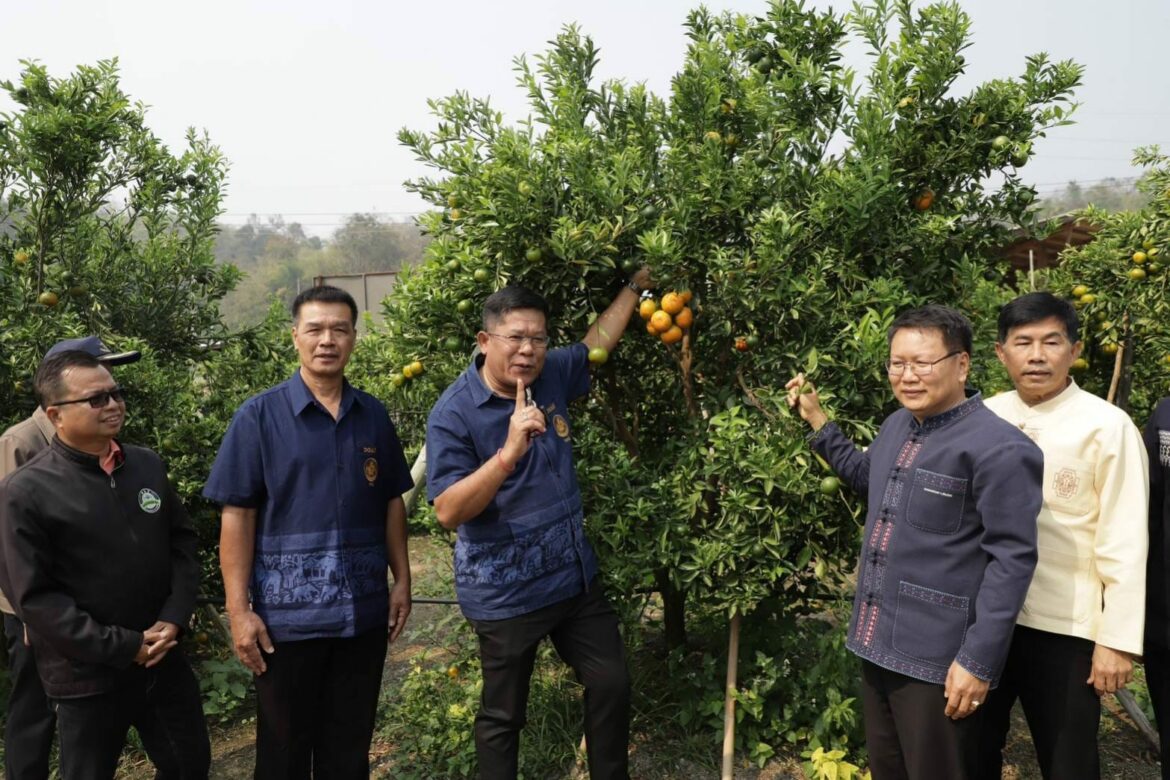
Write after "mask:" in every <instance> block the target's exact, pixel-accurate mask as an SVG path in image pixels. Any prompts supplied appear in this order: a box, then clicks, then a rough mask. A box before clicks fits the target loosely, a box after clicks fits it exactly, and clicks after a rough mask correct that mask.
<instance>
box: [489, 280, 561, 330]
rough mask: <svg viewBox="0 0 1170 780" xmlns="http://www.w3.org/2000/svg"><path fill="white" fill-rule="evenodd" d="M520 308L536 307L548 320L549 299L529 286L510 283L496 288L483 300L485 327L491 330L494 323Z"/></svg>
mask: <svg viewBox="0 0 1170 780" xmlns="http://www.w3.org/2000/svg"><path fill="white" fill-rule="evenodd" d="M519 309H535V310H536V311H538V312H540V313H541V314H543V315H544V319H545V321H546V322H547V321H548V301H546V300H545V299H544V298H542V297H540V296H539V295H537V294H536V293H534V292H533V291H532V290H529V289H528V288H527V287H521V286H520V285H518V284H510V285H508V286H507V287H501V288H500V289H499V290H496V291H495V292H494V293H492V294H491V295H489V296H488V299H487V300H486V301H484V302H483V329H484V330H491V327H492V325H495V324H496V323H497V322H500V321H501V320H503V319H504V318H505V317H507V316H508V315H509V314H510V313H511V312H514V311H517V310H519Z"/></svg>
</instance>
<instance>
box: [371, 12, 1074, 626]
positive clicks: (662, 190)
mask: <svg viewBox="0 0 1170 780" xmlns="http://www.w3.org/2000/svg"><path fill="white" fill-rule="evenodd" d="M968 27H969V22H968V19H967V17H966V16H965V15H964V14H963V13H962V12H961V11H960V10H959V9H958V8H957V6H955V5H952V4H945V3H943V4H935V5H930V6H927V7H925V8H922V9H920V10H918V11H916V12H915V11H912V10H911V8H910V7H909V4H908V3H897V4H894V5H891V4H889V3H885V2H876V3H872V4H870V5H866V6H859V7H858V8H856V9H855V11H854V12H853V13H852V14H850V15H848V16H845V17H843V16H840V15H837V14H834V13H833V12H831V11H825V12H821V11H814V10H806V9H805V8H804V7H803V5H802V4H800V3H796V2H782V1H777V2H774V3H772V4H771V5H770V7H769V10H768V12H767V14H766V15H765V16H763V17H760V18H753V17H747V16H733V15H730V14H725V15H712V14H710V13H708V12H707V11H705V10H699V11H695V12H693V13H692V14H690V16H689V17H688V19H687V24H686V29H687V34H688V36H689V38H690V46H689V49H688V52H687V56H686V60H685V62H684V63H683V65H682V68H681V70H680V71H679V73H678V74H677V75H676V76H675V78H674V80H673V84H672V92H671V95H670V96H669V98H667V99H662V98H659V97H657V96H655V95H652V94H650V93H649V92H648V91H647V90H646V89H645V87H644V86H642V85H634V86H630V85H627V84H625V83H622V82H617V81H613V82H607V83H604V84H600V85H598V84H595V83H594V81H593V78H592V74H593V70H594V67H595V66H596V64H597V50H596V48H595V46H594V44H593V42H592V41H591V40H590V39H589V38H587V37H585V36H583V35H581V33H580V32H579V31H578V30H576V29H575V28H573V27H569V28H566V29H565V31H564V32H563V33H562V34H561V35H560V36H558V38H557V39H556V41H555V42H553V44H552V48H551V49H550V50H549V51H548V52H547V53H545V54H544V55H542V56H539V57H537V58H536V60H535V65H533V64H531V63H529V62H528V61H527V60H526V59H524V58H519V59H517V60H516V62H515V67H516V71H517V73H518V81H519V84H520V86H521V87H522V88H523V89H525V90H526V92H527V94H528V96H529V99H530V103H531V109H532V115H531V117H530V118H529V119H528V120H527V121H524V122H521V123H519V124H515V125H512V124H508V123H506V122H505V121H504V119H503V117H502V116H501V115H500V114H499V113H497V112H495V111H494V110H493V109H492V108H491V107H490V105H489V104H488V102H487V101H484V100H480V99H478V98H474V97H472V96H469V95H466V94H462V93H460V94H456V95H454V96H452V97H449V98H445V99H439V100H434V101H432V103H431V106H432V109H433V111H434V113H435V115H436V117H437V120H438V121H437V126H436V128H435V129H434V130H432V131H430V132H422V131H413V130H404V131H402V132H401V133H400V136H399V137H400V140H401V141H402V142H403V143H404V144H406V145H408V146H409V147H411V148H412V149H413V150H414V151H415V153H416V154H417V156H418V157H419V159H421V160H422V161H424V162H426V163H428V164H429V165H430V166H432V167H433V168H434V169H435V170H436V172H437V174H438V175H437V177H436V178H426V179H421V180H418V181H414V182H410V183H409V184H408V186H409V187H410V188H411V189H413V190H415V191H417V192H418V193H420V194H421V195H423V196H424V197H425V198H426V199H427V200H428V201H430V202H431V203H432V204H433V205H434V207H435V208H434V210H432V211H430V212H428V213H427V214H426V215H425V216H424V217H423V218H422V225H423V227H424V228H425V229H426V230H427V231H428V232H429V233H430V234H432V235H433V237H434V240H433V242H432V243H431V245H430V247H429V248H428V253H427V258H426V261H425V262H424V264H423V265H422V266H421V267H420V268H418V269H417V270H413V271H411V272H408V273H406V274H404V275H403V278H402V280H401V282H400V286H399V288H398V292H397V294H396V295H395V296H394V298H393V299H391V300H389V301H388V302H387V304H386V314H387V318H388V319H387V323H388V324H387V328H386V331H385V334H384V339H383V341H382V343H381V344H379V345H378V347H377V349H378V350H380V351H381V354H383V356H384V360H385V364H386V365H387V366H388V367H399V366H405V365H407V364H409V363H410V362H411V361H413V360H422V361H423V362H424V363H426V365H427V371H426V373H425V374H424V375H423V376H422V377H418V378H414V379H411V380H410V381H408V382H402V383H401V384H400V385H399V386H398V387H396V388H395V389H394V393H393V395H392V396H391V402H392V403H393V404H396V405H400V406H401V407H403V408H415V409H417V408H427V407H429V405H430V404H431V403H432V402H433V401H434V400H435V398H436V397H437V395H438V393H439V392H441V390H442V388H443V387H445V386H446V385H447V384H448V383H449V382H450V381H452V379H454V377H455V375H456V374H457V373H458V372H459V371H460V370H462V369H463V368H464V367H465V366H466V363H467V354H468V350H469V349H470V348H471V346H473V338H474V334H475V332H476V330H477V329H478V321H477V316H478V311H479V307H480V304H481V303H482V301H483V299H484V298H485V297H486V296H487V295H488V294H489V293H490V292H491V291H493V290H494V289H496V288H497V287H499V286H501V285H502V284H504V283H507V282H520V283H523V284H526V285H528V286H530V287H532V288H533V289H535V290H538V291H540V292H541V293H542V294H544V295H545V296H546V297H547V298H548V299H549V301H550V303H551V305H552V310H553V312H554V318H553V320H554V321H553V322H552V323H551V330H552V334H553V336H554V338H555V340H556V341H557V342H558V343H561V344H566V343H570V342H572V341H575V340H577V339H579V338H580V337H581V335H583V333H584V332H585V329H586V326H587V324H588V322H589V319H590V317H591V316H592V315H593V314H594V313H595V312H596V311H598V310H600V309H601V308H602V307H604V306H605V305H606V304H607V303H608V301H609V300H610V299H611V297H612V296H613V295H614V294H615V293H616V292H617V290H618V289H619V288H620V285H621V283H622V281H623V280H624V278H625V276H626V275H627V274H628V273H629V272H630V271H631V270H632V269H634V268H636V267H637V266H638V265H640V264H647V265H649V266H650V268H651V269H652V271H653V273H654V275H655V277H656V279H657V280H658V281H659V283H660V285H661V287H662V289H663V290H664V291H665V290H668V289H674V290H680V291H681V290H690V291H692V293H693V296H694V298H693V300H692V302H691V303H690V307H691V309H692V310H693V323H692V325H691V327H690V328H689V330H688V331H687V332H686V335H685V336H684V337H683V338H681V340H679V341H678V343H677V344H673V345H666V344H663V343H662V342H661V341H660V340H659V339H658V338H652V337H649V336H648V335H646V334H645V333H644V332H643V331H644V329H643V328H642V327H638V326H637V323H635V326H634V327H632V328H631V329H630V330H629V331H628V332H627V335H626V337H625V338H624V340H623V342H622V344H621V345H620V347H619V349H618V350H616V352H615V354H614V355H613V356H612V357H611V358H610V360H609V361H608V363H606V364H605V365H604V366H601V367H599V368H597V369H595V388H596V389H595V391H594V393H593V395H592V397H591V399H590V401H589V402H588V403H587V404H586V405H585V407H584V408H582V409H580V410H578V411H577V413H576V418H577V423H576V427H575V431H574V437H575V446H576V448H577V450H578V456H579V458H578V462H579V470H580V475H581V478H582V479H581V481H582V485H583V490H584V492H585V495H586V501H587V503H588V505H589V511H588V512H587V515H588V517H589V518H590V521H591V523H592V529H591V530H592V532H593V535H594V538H595V539H597V540H598V541H599V542H600V546H601V547H602V549H603V552H604V553H605V554H606V556H607V557H608V559H609V560H608V562H607V572H608V574H609V576H610V577H611V578H612V579H613V580H614V581H615V582H617V583H618V584H619V587H618V588H617V590H618V592H619V593H632V592H634V591H635V590H636V589H638V588H641V587H658V588H660V589H662V590H664V591H666V592H667V595H668V596H670V595H671V593H672V592H673V593H675V594H685V595H686V596H687V597H688V598H691V599H696V600H698V601H700V602H701V603H703V604H704V605H706V606H708V607H712V608H716V609H719V610H725V611H730V610H739V611H742V612H750V611H751V610H752V609H753V608H754V607H755V606H756V605H757V604H758V603H759V602H760V600H761V599H764V598H766V597H769V596H772V595H775V594H777V593H781V592H783V593H785V594H787V596H786V603H787V604H788V605H789V606H790V608H792V609H794V610H803V609H811V608H813V607H812V604H813V602H812V601H810V598H811V597H813V596H816V595H817V594H818V593H820V592H821V583H822V582H829V581H832V580H833V577H832V574H833V573H834V572H835V571H837V570H839V569H841V568H848V567H849V566H850V565H851V560H852V557H853V554H854V551H855V546H856V527H857V526H856V523H857V522H859V507H858V504H857V501H856V498H855V497H853V496H849V495H846V494H845V493H844V492H842V491H827V492H828V493H831V495H824V494H822V491H821V489H820V487H821V485H820V482H821V477H822V476H823V469H822V467H821V466H819V465H818V464H817V463H816V462H815V461H814V460H813V459H812V457H811V455H810V454H809V452H808V450H807V446H806V445H805V443H804V438H803V434H804V431H803V429H802V425H801V424H800V423H799V421H797V420H794V419H793V418H792V417H791V416H790V415H789V414H788V413H787V411H786V409H785V407H784V404H783V402H782V398H781V397H780V394H779V393H778V391H777V388H778V387H779V386H781V385H782V383H783V382H784V381H785V380H786V379H787V378H788V377H789V376H791V374H792V373H794V372H795V371H798V370H804V371H806V372H807V373H809V374H810V375H811V376H812V377H813V378H814V380H816V381H818V383H819V384H820V385H822V386H823V387H825V388H827V389H828V390H829V391H830V396H831V398H830V404H831V405H832V406H833V408H834V409H835V412H836V415H837V418H838V419H839V420H840V421H841V422H842V423H843V425H844V426H845V428H846V430H847V431H848V432H849V433H851V434H853V435H855V436H857V437H858V438H859V439H861V440H863V441H864V440H866V439H868V438H870V437H871V436H872V435H873V433H874V431H875V429H876V423H877V421H878V420H880V418H881V416H882V414H883V410H884V409H887V408H888V406H889V399H888V395H887V391H886V389H885V378H884V376H883V374H882V371H881V368H880V365H881V362H882V355H883V353H884V348H885V328H886V326H887V325H888V323H889V321H890V319H891V318H892V316H893V313H894V312H895V311H896V310H898V309H900V308H902V307H904V306H907V305H910V304H914V303H919V302H923V301H927V300H932V301H944V302H961V301H963V299H964V294H965V291H967V290H968V289H970V288H971V287H972V286H973V285H974V283H975V280H976V279H979V278H980V275H981V274H982V273H983V263H984V257H985V255H986V254H987V252H988V250H989V249H991V248H994V247H997V246H999V245H1001V243H1002V242H1003V241H1004V235H1005V232H1004V231H1005V226H1010V225H1015V224H1020V223H1022V222H1024V221H1026V220H1027V219H1028V218H1029V207H1030V204H1031V201H1032V198H1033V196H1034V193H1033V192H1032V190H1031V189H1029V188H1028V187H1026V186H1024V185H1023V184H1022V183H1021V182H1020V179H1019V176H1018V166H1020V165H1023V164H1024V163H1026V161H1027V156H1028V154H1030V149H1031V144H1032V142H1033V141H1034V140H1035V139H1036V138H1037V137H1039V136H1040V135H1041V134H1042V133H1043V132H1044V131H1045V130H1046V129H1047V128H1050V127H1053V126H1056V125H1060V124H1063V123H1065V121H1066V116H1067V112H1068V110H1069V109H1068V106H1067V104H1066V103H1067V100H1068V98H1069V96H1070V92H1071V90H1072V89H1073V87H1075V86H1076V85H1077V83H1078V80H1079V78H1080V69H1079V67H1077V66H1075V65H1073V64H1071V63H1067V62H1066V63H1051V62H1049V61H1047V60H1046V59H1045V58H1044V57H1043V56H1042V55H1038V56H1035V57H1031V58H1028V59H1027V61H1026V63H1025V66H1024V72H1023V74H1022V75H1021V76H1020V77H1019V78H1017V79H1013V80H998V81H992V82H988V83H985V84H983V85H980V86H978V87H976V88H975V89H974V90H973V91H971V92H970V93H969V94H966V95H955V94H952V84H953V82H954V81H955V79H956V78H957V77H958V76H959V75H960V74H961V73H962V70H963V66H964V61H963V57H962V51H963V49H964V48H965V47H966V45H967V43H968ZM851 38H854V39H856V38H860V40H861V42H862V43H863V44H864V45H865V46H867V47H868V48H869V50H870V52H871V55H872V57H871V69H870V71H869V72H868V73H867V74H865V78H864V84H863V80H862V79H861V78H859V77H858V74H856V73H854V72H853V71H851V70H849V69H847V68H845V67H843V66H842V64H841V51H842V48H843V47H844V46H845V45H846V43H847V42H848V41H849V40H850V39H851ZM993 174H994V175H996V176H999V177H1002V186H999V187H997V188H994V189H993V188H990V187H988V178H989V177H990V176H992V175H993ZM749 337H750V339H751V340H750V342H749V340H748V339H749ZM737 341H738V342H740V344H741V348H737V347H736V344H737ZM743 346H746V347H748V348H747V349H743V348H742V347H743ZM371 348H373V345H371ZM615 444H618V445H620V446H614V445H615ZM818 564H820V565H819V566H818ZM817 572H821V573H822V575H823V579H818V577H817V576H816V574H817ZM668 607H669V605H668ZM678 616H679V613H678V612H677V611H676V613H675V617H676V618H677V617H678ZM677 636H678V635H677V634H676V637H677Z"/></svg>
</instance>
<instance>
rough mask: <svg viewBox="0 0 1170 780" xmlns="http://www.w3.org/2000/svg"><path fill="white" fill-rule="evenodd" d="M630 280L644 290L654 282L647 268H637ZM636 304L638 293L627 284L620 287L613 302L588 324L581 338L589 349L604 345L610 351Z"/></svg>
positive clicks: (620, 335) (618, 339) (649, 287)
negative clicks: (586, 330)
mask: <svg viewBox="0 0 1170 780" xmlns="http://www.w3.org/2000/svg"><path fill="white" fill-rule="evenodd" d="M631 281H632V282H633V283H634V284H635V285H637V286H638V287H641V288H642V289H644V290H649V289H651V288H652V287H653V286H654V282H653V281H652V280H651V278H650V270H649V269H647V268H641V269H639V270H638V271H637V273H635V274H634V278H633V279H631ZM637 305H638V293H636V292H634V291H633V290H632V289H630V288H629V287H628V286H626V287H622V289H621V292H619V293H618V294H617V297H616V298H614V299H613V303H611V304H610V305H609V308H607V309H606V310H605V311H603V312H602V313H601V314H600V315H599V316H598V317H597V320H596V321H594V323H593V324H592V325H590V326H589V330H588V332H586V334H585V338H583V339H581V340H582V341H584V342H585V345H586V346H587V347H589V348H590V349H592V348H593V347H605V349H606V350H607V351H612V350H613V348H614V347H616V346H617V344H618V341H620V340H621V337H622V334H623V333H625V330H626V326H627V325H629V323H630V318H632V317H633V316H634V309H635V308H636V307H637Z"/></svg>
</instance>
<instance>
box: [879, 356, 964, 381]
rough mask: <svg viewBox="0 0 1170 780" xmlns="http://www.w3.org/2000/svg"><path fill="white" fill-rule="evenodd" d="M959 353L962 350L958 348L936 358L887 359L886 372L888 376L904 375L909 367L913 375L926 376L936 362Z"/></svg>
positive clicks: (932, 369)
mask: <svg viewBox="0 0 1170 780" xmlns="http://www.w3.org/2000/svg"><path fill="white" fill-rule="evenodd" d="M961 354H963V351H962V350H958V351H956V352H948V353H947V354H945V355H943V356H942V357H940V358H939V359H938V360H911V361H906V360H888V361H886V373H887V374H889V375H890V376H905V375H906V369H910V373H912V374H914V375H915V376H928V375H929V374H930V373H932V372H933V371H934V366H935V364H936V363H941V362H943V361H944V360H946V359H947V358H953V357H954V356H955V355H961Z"/></svg>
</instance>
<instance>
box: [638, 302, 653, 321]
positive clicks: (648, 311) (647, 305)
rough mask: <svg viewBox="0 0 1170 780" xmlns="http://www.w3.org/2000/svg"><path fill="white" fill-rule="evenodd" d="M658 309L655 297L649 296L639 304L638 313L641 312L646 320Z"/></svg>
mask: <svg viewBox="0 0 1170 780" xmlns="http://www.w3.org/2000/svg"><path fill="white" fill-rule="evenodd" d="M656 311H658V304H657V303H655V302H654V299H653V298H647V299H646V300H644V301H642V302H641V303H640V304H638V314H641V315H642V319H644V320H648V319H650V318H651V317H652V316H654V312H656Z"/></svg>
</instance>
